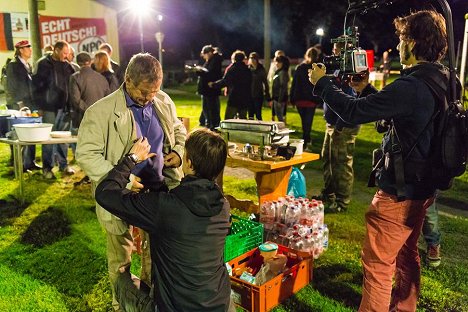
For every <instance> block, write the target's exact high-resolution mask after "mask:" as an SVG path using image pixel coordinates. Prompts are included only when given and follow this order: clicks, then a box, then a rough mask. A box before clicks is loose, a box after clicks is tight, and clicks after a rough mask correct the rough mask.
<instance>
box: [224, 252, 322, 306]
mask: <svg viewBox="0 0 468 312" xmlns="http://www.w3.org/2000/svg"><path fill="white" fill-rule="evenodd" d="M278 247H279V248H278V253H282V254H285V255H287V257H288V262H287V264H286V267H287V269H286V270H285V271H284V272H283V273H281V274H279V275H278V276H276V277H274V278H273V279H271V280H269V281H267V282H266V283H265V284H263V285H254V284H251V283H249V282H246V281H244V280H241V279H239V278H237V277H235V276H231V290H232V292H233V294H232V299H233V300H234V303H235V304H236V305H238V306H240V307H242V308H243V309H245V310H247V311H251V312H265V311H269V310H271V309H272V308H274V307H276V306H277V305H278V304H280V303H281V302H282V301H284V300H286V299H287V298H289V297H290V296H291V295H293V294H295V293H297V292H298V291H299V290H301V289H302V288H303V287H304V286H306V285H308V284H309V283H310V282H311V281H312V270H313V259H312V258H308V259H303V258H301V257H299V256H298V255H297V254H296V253H295V252H294V251H293V250H292V249H289V248H287V247H285V246H282V245H278ZM262 262H263V258H262V257H261V256H260V252H259V251H258V248H256V249H254V250H251V251H249V252H247V253H245V254H243V255H242V256H240V257H237V258H235V259H233V260H231V261H229V265H230V266H231V267H232V270H233V271H234V270H236V269H237V268H245V267H258V266H259V265H261V263H262Z"/></svg>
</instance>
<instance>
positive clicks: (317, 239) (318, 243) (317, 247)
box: [312, 231, 323, 259]
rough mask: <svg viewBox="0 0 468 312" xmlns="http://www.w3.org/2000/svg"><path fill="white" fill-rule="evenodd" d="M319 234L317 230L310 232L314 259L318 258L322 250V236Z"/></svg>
mask: <svg viewBox="0 0 468 312" xmlns="http://www.w3.org/2000/svg"><path fill="white" fill-rule="evenodd" d="M319 234H320V232H319V231H316V232H314V233H313V234H312V237H313V241H314V259H318V258H319V257H320V255H321V254H322V252H323V242H322V237H321V236H320V235H319Z"/></svg>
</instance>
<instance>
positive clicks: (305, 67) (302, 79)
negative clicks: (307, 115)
mask: <svg viewBox="0 0 468 312" xmlns="http://www.w3.org/2000/svg"><path fill="white" fill-rule="evenodd" d="M309 69H312V64H307V63H301V64H299V65H298V66H297V67H296V71H295V72H294V76H293V80H292V84H291V91H290V93H291V95H290V100H291V103H296V102H297V101H310V102H314V103H315V104H320V103H322V99H321V98H320V97H318V96H316V95H314V86H313V85H312V84H311V83H310V81H309Z"/></svg>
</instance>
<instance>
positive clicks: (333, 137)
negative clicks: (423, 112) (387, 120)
mask: <svg viewBox="0 0 468 312" xmlns="http://www.w3.org/2000/svg"><path fill="white" fill-rule="evenodd" d="M342 37H344V36H342ZM340 38H341V37H340ZM344 48H345V42H335V43H334V44H333V54H334V55H335V56H339V55H340V53H341V51H342V50H343V49H344ZM343 78H344V77H343V75H341V73H340V70H336V71H334V73H333V79H332V82H333V83H334V85H335V86H336V87H337V88H339V89H341V90H342V91H343V92H344V93H346V94H348V95H350V96H356V93H355V92H354V91H353V89H352V88H351V87H350V86H349V83H348V82H347V81H345V79H343ZM323 115H324V118H325V121H326V122H327V128H326V130H325V137H324V139H323V146H322V161H323V180H324V187H323V189H322V191H321V194H320V195H319V196H315V198H317V199H320V200H322V201H324V203H325V212H330V213H334V212H343V211H346V210H347V208H348V205H349V203H350V201H351V193H352V191H353V181H354V171H353V152H354V145H355V142H356V137H357V135H358V133H359V129H360V125H359V124H352V123H348V122H345V121H344V120H343V119H341V118H340V117H339V116H338V115H337V114H336V113H335V112H334V111H333V110H332V109H330V107H329V106H328V105H327V103H324V104H323Z"/></svg>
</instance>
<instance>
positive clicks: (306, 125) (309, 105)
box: [290, 48, 322, 152]
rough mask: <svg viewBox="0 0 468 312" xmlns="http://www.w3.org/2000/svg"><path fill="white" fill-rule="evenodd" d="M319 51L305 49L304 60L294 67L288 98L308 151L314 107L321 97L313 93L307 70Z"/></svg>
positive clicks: (317, 59)
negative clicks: (298, 117)
mask: <svg viewBox="0 0 468 312" xmlns="http://www.w3.org/2000/svg"><path fill="white" fill-rule="evenodd" d="M319 53H320V52H319V51H318V50H317V49H316V48H309V49H307V51H306V53H305V55H304V61H303V62H302V63H301V64H299V65H298V66H297V67H296V71H295V72H294V76H293V81H292V85H291V91H290V92H291V95H290V100H291V103H292V105H293V106H296V108H297V111H298V112H299V115H300V116H301V122H302V139H303V140H304V150H305V151H307V152H310V151H311V149H310V147H311V146H312V140H311V136H310V131H311V130H312V124H313V121H314V116H315V108H316V106H317V105H318V104H320V103H322V99H321V98H320V97H318V96H315V95H314V94H313V86H312V85H311V84H310V82H309V70H310V69H312V63H316V62H318V61H319V58H318V57H319Z"/></svg>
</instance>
